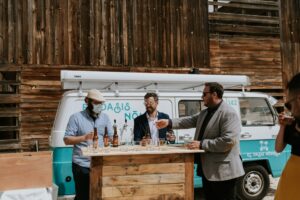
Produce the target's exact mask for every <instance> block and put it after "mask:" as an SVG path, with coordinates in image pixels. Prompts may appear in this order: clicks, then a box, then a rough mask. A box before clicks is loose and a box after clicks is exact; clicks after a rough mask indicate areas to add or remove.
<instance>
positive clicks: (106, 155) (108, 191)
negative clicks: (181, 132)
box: [82, 146, 204, 200]
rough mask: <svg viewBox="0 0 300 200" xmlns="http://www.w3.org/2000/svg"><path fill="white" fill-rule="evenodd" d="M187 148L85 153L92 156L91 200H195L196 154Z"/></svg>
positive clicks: (105, 149) (84, 149) (198, 151)
mask: <svg viewBox="0 0 300 200" xmlns="http://www.w3.org/2000/svg"><path fill="white" fill-rule="evenodd" d="M201 152H204V151H202V150H189V149H185V148H184V147H175V146H161V147H149V146H148V147H142V146H127V147H124V146H120V147H117V148H113V147H108V148H100V149H97V150H92V149H87V148H83V149H82V154H83V155H84V156H91V171H90V199H91V200H96V199H97V200H99V199H104V200H112V199H118V200H125V199H126V200H127V199H128V200H129V199H130V200H132V199H134V200H135V199H136V200H144V199H153V200H154V199H186V200H194V153H201Z"/></svg>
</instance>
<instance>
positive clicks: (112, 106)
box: [82, 102, 141, 121]
mask: <svg viewBox="0 0 300 200" xmlns="http://www.w3.org/2000/svg"><path fill="white" fill-rule="evenodd" d="M86 107H87V104H85V103H84V104H83V106H82V110H85V109H86ZM132 108H133V106H131V105H130V103H129V102H116V103H104V104H103V105H102V111H106V112H110V113H113V114H115V115H118V114H122V113H124V118H125V119H126V120H127V121H130V120H134V119H135V118H136V117H137V116H139V115H141V112H139V111H136V110H132Z"/></svg>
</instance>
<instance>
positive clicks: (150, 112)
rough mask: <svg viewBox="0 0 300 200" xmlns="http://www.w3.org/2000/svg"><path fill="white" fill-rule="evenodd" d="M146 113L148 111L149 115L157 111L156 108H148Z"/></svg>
mask: <svg viewBox="0 0 300 200" xmlns="http://www.w3.org/2000/svg"><path fill="white" fill-rule="evenodd" d="M146 111H147V113H148V114H152V113H153V112H154V111H155V108H153V107H148V108H146Z"/></svg>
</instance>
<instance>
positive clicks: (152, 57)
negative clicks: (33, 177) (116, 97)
mask: <svg viewBox="0 0 300 200" xmlns="http://www.w3.org/2000/svg"><path fill="white" fill-rule="evenodd" d="M213 2H214V3H210V4H221V3H220V2H217V1H213ZM240 2H242V3H243V2H248V1H246V0H243V1H242V0H240ZM254 2H256V3H257V2H262V3H261V4H260V6H259V5H255V7H253V6H251V5H243V6H244V7H245V9H248V8H249V9H259V8H260V9H265V8H266V7H267V6H269V4H270V5H271V6H272V8H271V11H272V12H273V11H274V10H276V5H277V4H275V3H274V2H275V1H260V0H255V1H254ZM208 3H209V1H198V0H165V1H159V0H102V1H97V0H90V1H84V0H79V1H78V0H66V1H59V0H28V1H15V0H14V1H13V0H0V69H2V70H9V69H14V70H15V71H17V72H18V73H19V74H20V80H19V82H17V84H18V85H19V90H18V94H17V95H15V96H9V97H5V98H4V99H6V100H3V98H2V100H1V101H3V102H4V101H5V102H7V101H9V100H11V99H15V101H16V103H19V104H18V105H19V107H18V108H17V109H16V110H14V113H16V115H17V116H19V118H20V124H19V131H20V137H19V139H20V142H19V143H18V144H19V146H15V145H12V148H20V149H21V150H25V151H27V150H32V149H34V145H35V144H36V142H38V144H39V148H40V149H47V148H49V146H48V138H49V135H50V131H51V127H52V125H53V121H54V118H55V113H56V109H57V106H58V102H59V99H60V97H61V94H62V93H63V91H62V90H61V83H60V77H59V75H60V70H62V69H72V70H95V71H139V72H141V71H143V72H165V73H171V72H172V73H188V72H189V71H190V69H191V68H193V67H195V68H198V69H199V71H200V73H203V74H245V75H249V76H250V78H251V82H252V86H251V87H250V88H248V89H251V90H259V91H267V92H269V93H270V94H272V95H274V96H277V97H281V96H282V90H281V87H282V83H281V59H280V46H279V45H280V40H279V35H278V27H277V25H278V23H279V21H278V17H276V16H275V17H272V16H269V17H266V16H256V15H251V16H250V14H247V15H246V14H245V16H244V18H242V16H243V14H236V13H231V14H230V12H231V11H230V10H229V11H228V10H226V13H224V10H222V12H221V10H220V12H217V11H216V12H215V13H209V15H208V16H207V9H208ZM237 4H239V3H235V4H233V5H231V6H233V7H231V8H236V7H237V6H238V5H237ZM248 4H249V3H248ZM264 4H267V5H264ZM274 7H275V8H274ZM216 10H217V9H216ZM277 11H278V10H277ZM228 12H229V13H228ZM243 12H244V11H243ZM247 20H250V24H241V22H245V21H247ZM208 22H209V23H208ZM233 22H235V23H233ZM253 23H254V25H253ZM257 23H258V24H257ZM269 25H270V26H269ZM0 72H1V70H0ZM1 97H4V96H3V95H2V96H1ZM1 101H0V102H1ZM0 114H1V109H0ZM3 115H4V112H3ZM0 150H1V144H0Z"/></svg>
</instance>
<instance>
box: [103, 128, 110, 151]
mask: <svg viewBox="0 0 300 200" xmlns="http://www.w3.org/2000/svg"><path fill="white" fill-rule="evenodd" d="M103 144H104V147H108V146H109V138H108V131H107V127H106V126H105V129H104V136H103Z"/></svg>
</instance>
